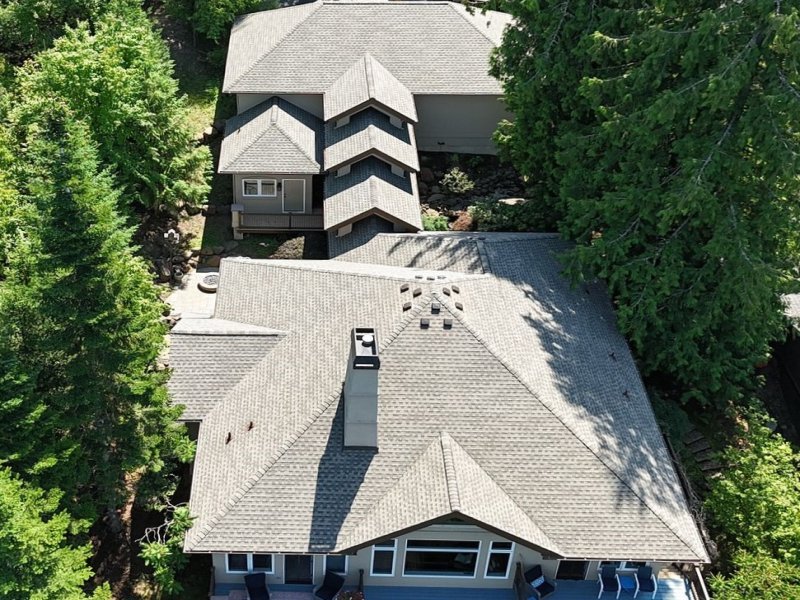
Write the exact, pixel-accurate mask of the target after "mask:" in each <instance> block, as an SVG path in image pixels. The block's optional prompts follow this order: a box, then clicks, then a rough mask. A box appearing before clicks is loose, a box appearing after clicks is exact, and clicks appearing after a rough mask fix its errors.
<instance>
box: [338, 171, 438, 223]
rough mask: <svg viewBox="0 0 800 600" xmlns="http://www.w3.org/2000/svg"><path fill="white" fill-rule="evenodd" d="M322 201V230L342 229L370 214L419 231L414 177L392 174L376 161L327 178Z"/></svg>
mask: <svg viewBox="0 0 800 600" xmlns="http://www.w3.org/2000/svg"><path fill="white" fill-rule="evenodd" d="M323 202H324V211H323V216H324V221H325V222H324V227H325V229H333V228H335V227H341V226H342V225H344V224H347V223H350V222H352V221H354V220H356V219H357V218H359V217H362V216H367V215H369V214H377V215H380V216H382V217H384V218H386V219H388V220H390V221H393V222H397V223H402V224H403V225H405V226H406V227H409V228H412V229H422V217H421V215H420V208H419V191H418V189H417V175H416V174H415V173H406V175H405V176H404V177H400V176H398V175H395V174H394V173H392V169H391V167H389V165H388V164H386V163H385V162H383V161H382V160H380V159H377V158H372V157H370V158H367V159H365V160H362V161H360V162H358V163H356V164H354V165H352V166H351V167H350V172H349V173H347V174H346V175H342V176H337V175H336V174H335V173H329V174H328V175H326V176H325V199H324V201H323Z"/></svg>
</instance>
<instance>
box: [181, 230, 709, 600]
mask: <svg viewBox="0 0 800 600" xmlns="http://www.w3.org/2000/svg"><path fill="white" fill-rule="evenodd" d="M359 242H360V243H358V244H353V245H352V247H351V248H349V249H347V250H345V251H343V252H342V254H340V255H339V256H338V257H336V259H334V260H327V261H289V260H272V261H269V260H267V261H262V260H251V259H245V258H230V259H225V260H223V261H222V266H221V269H220V279H219V290H218V293H217V300H216V307H215V310H214V314H213V315H211V316H209V318H191V319H186V318H185V319H183V320H182V321H180V322H179V323H178V325H177V326H176V327H175V329H174V330H173V332H172V336H171V364H172V367H173V369H174V372H173V377H172V381H171V384H170V385H171V392H172V395H173V399H174V401H175V402H177V403H180V404H183V405H185V407H186V410H185V413H184V416H183V418H184V419H185V420H186V421H191V422H196V423H199V434H198V445H197V455H196V460H195V466H194V475H193V482H192V492H191V502H190V509H191V513H192V515H193V516H194V517H195V518H196V520H195V522H194V525H193V527H192V529H191V530H190V531H189V533H188V535H187V538H186V542H185V550H186V552H190V553H206V554H211V555H212V556H213V564H214V573H215V593H216V594H217V595H219V596H221V597H226V595H227V594H229V593H231V594H235V593H236V590H239V589H243V581H244V579H243V578H244V575H246V574H247V573H252V572H263V573H266V580H267V583H268V585H269V587H270V588H271V589H272V590H273V592H274V591H278V592H281V593H286V592H287V591H294V592H295V593H297V592H302V591H306V592H308V591H310V590H311V589H312V586H314V585H318V584H320V583H321V582H322V580H323V577H324V573H325V572H326V571H333V572H338V573H341V574H342V575H343V576H344V577H345V579H346V585H347V586H350V587H356V586H359V585H361V586H362V587H363V589H364V592H365V595H366V598H367V600H404V599H408V600H470V599H472V600H512V599H514V598H520V597H525V598H527V595H524V594H523V596H519V595H516V593H515V592H514V591H513V590H514V584H515V580H518V575H517V571H518V567H517V565H519V571H520V572H521V571H522V570H526V569H528V568H529V567H532V566H535V565H540V566H541V567H542V569H543V573H544V575H545V576H546V577H548V578H555V579H557V580H558V590H559V593H560V594H561V596H562V597H564V598H572V599H573V600H574V599H577V598H585V599H587V600H588V598H594V597H596V595H597V572H598V569H599V568H600V567H601V566H604V565H607V564H614V565H615V566H616V567H618V572H619V573H622V574H624V573H626V572H631V571H630V570H631V569H636V568H637V567H639V566H641V565H642V564H644V565H649V566H651V567H653V570H654V572H656V573H660V575H659V588H658V589H659V591H658V594H659V596H658V598H660V599H667V598H669V599H670V600H674V599H678V598H680V599H682V600H685V599H686V598H690V597H691V595H690V593H689V592H687V591H686V589H685V586H684V584H683V581H682V580H681V579H680V578H671V577H669V573H670V572H671V569H672V567H671V565H674V564H682V565H696V564H702V563H705V562H708V555H707V553H706V550H705V548H704V545H703V541H702V538H701V535H700V533H699V531H698V528H697V526H696V524H695V521H694V520H693V517H692V514H691V512H690V510H689V509H688V507H687V500H686V498H685V496H684V492H683V490H682V487H681V482H680V480H679V477H678V475H677V473H676V470H675V468H674V466H673V462H672V459H671V457H670V454H669V452H668V449H667V446H666V445H665V442H664V439H663V438H662V434H661V432H660V431H659V427H658V425H657V423H656V420H655V418H654V415H653V411H652V408H651V406H650V402H649V400H648V397H647V395H646V392H645V389H644V387H643V385H642V381H641V379H640V377H639V374H638V372H637V369H636V365H635V364H634V361H633V359H632V357H631V354H630V352H629V349H628V347H627V345H626V343H625V340H624V339H623V338H622V336H621V335H620V334H619V333H618V331H617V330H616V328H615V323H614V314H613V310H612V307H611V306H610V303H609V302H608V299H607V297H606V295H605V293H604V290H603V289H602V287H601V286H599V285H596V284H587V285H583V286H580V287H577V288H575V287H572V286H571V285H570V283H569V282H568V281H567V280H566V279H565V278H563V277H562V275H561V273H560V264H559V262H558V259H557V254H558V253H559V252H561V251H563V250H564V249H565V247H566V246H565V243H564V242H561V241H560V240H559V239H558V238H557V237H556V236H553V235H548V234H501V233H493V234H492V233H487V234H470V233H461V234H459V233H451V234H433V233H428V234H426V233H418V234H398V233H384V234H378V235H375V236H373V237H372V238H371V239H369V240H360V241H359ZM526 589H527V588H526ZM518 590H519V588H518ZM529 591H530V590H529ZM531 595H532V593H531ZM231 597H233V596H231ZM293 597H294V596H293ZM309 597H310V595H309ZM613 597H614V595H613V593H612V594H609V595H608V598H613ZM554 598H556V600H557V598H558V594H556V595H554ZM647 598H650V595H649V594H648V595H647Z"/></svg>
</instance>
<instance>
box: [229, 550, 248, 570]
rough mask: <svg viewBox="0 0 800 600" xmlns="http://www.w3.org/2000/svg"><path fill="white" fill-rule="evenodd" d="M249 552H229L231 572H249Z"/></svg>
mask: <svg viewBox="0 0 800 600" xmlns="http://www.w3.org/2000/svg"><path fill="white" fill-rule="evenodd" d="M247 571H248V568H247V554H228V572H229V573H247Z"/></svg>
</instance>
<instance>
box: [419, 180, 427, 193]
mask: <svg viewBox="0 0 800 600" xmlns="http://www.w3.org/2000/svg"><path fill="white" fill-rule="evenodd" d="M417 188H418V189H419V194H420V196H426V195H427V194H428V184H427V183H425V182H424V181H420V182H418V183H417Z"/></svg>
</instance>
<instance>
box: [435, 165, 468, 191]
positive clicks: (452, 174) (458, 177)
mask: <svg viewBox="0 0 800 600" xmlns="http://www.w3.org/2000/svg"><path fill="white" fill-rule="evenodd" d="M440 185H441V186H442V189H443V190H444V191H445V192H446V193H448V194H453V195H454V196H457V195H459V194H466V193H467V192H471V191H472V189H473V188H474V187H475V182H474V181H472V179H470V178H469V175H467V174H466V173H464V171H462V170H461V169H459V168H458V167H453V168H452V169H450V170H449V171H447V173H445V174H444V176H443V177H442V181H441V182H440Z"/></svg>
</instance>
